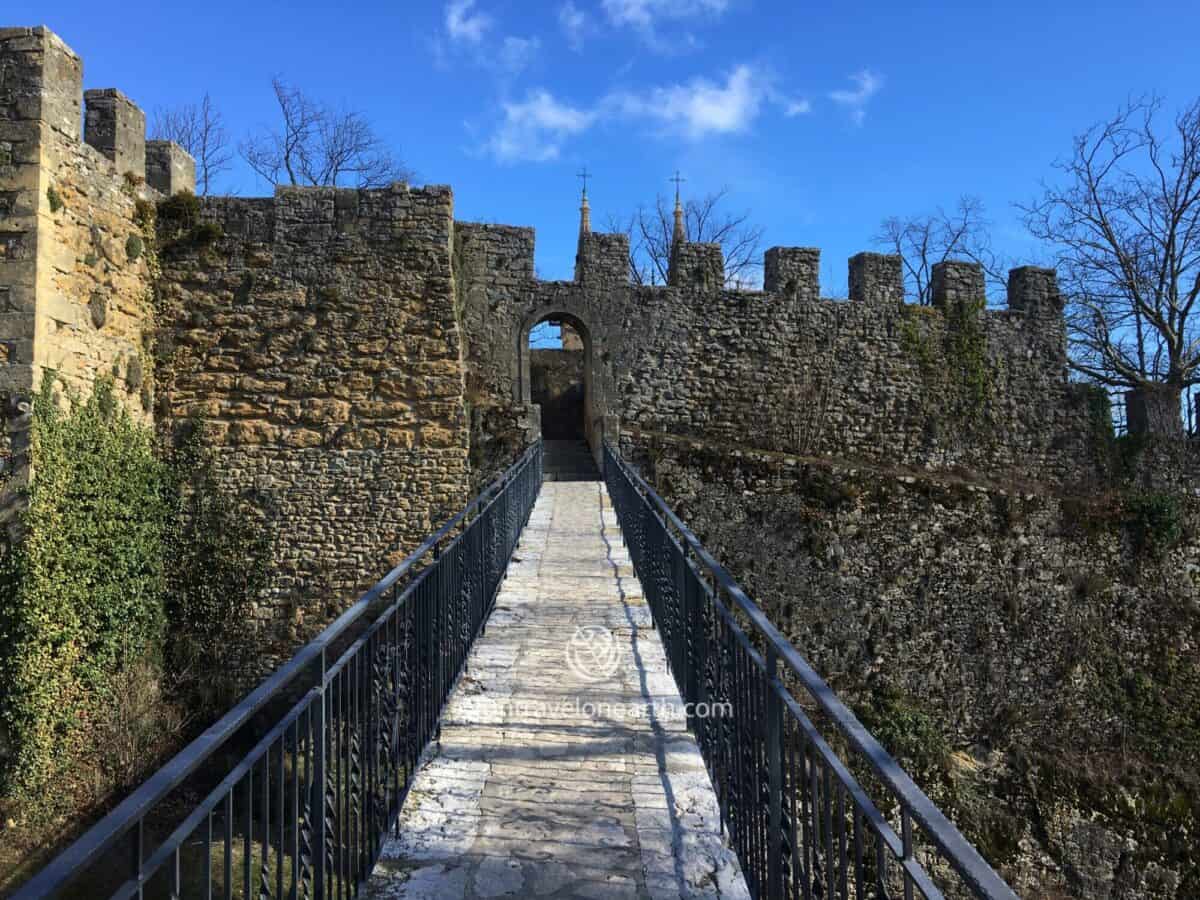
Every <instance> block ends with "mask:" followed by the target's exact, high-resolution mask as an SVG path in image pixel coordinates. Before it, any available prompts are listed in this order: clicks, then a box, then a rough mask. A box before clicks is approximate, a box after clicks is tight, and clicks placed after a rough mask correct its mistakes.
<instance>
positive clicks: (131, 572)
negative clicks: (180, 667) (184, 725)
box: [0, 374, 167, 801]
mask: <svg viewBox="0 0 1200 900" xmlns="http://www.w3.org/2000/svg"><path fill="white" fill-rule="evenodd" d="M56 384H57V378H56V377H54V376H53V375H52V374H48V375H46V376H45V377H44V378H43V381H42V387H41V390H40V391H39V392H38V394H37V395H36V397H35V398H34V401H33V421H32V425H31V447H30V460H31V464H32V471H33V480H32V482H31V485H30V488H29V492H28V506H27V508H26V510H25V512H24V515H23V517H22V522H21V527H22V530H23V534H22V536H21V538H20V540H18V541H17V542H16V543H15V544H13V545H11V546H9V547H8V548H6V552H5V553H4V557H3V560H2V561H0V597H2V598H3V601H2V602H0V610H2V612H0V648H2V656H0V692H2V697H0V722H2V723H3V757H4V758H3V760H2V763H3V773H2V778H3V788H4V789H3V794H4V795H5V796H6V797H10V798H13V799H15V800H17V801H22V800H26V801H28V800H35V799H37V798H38V796H39V795H40V794H41V792H42V790H43V788H44V786H45V784H46V783H47V781H48V780H50V779H52V778H53V777H54V776H55V775H56V774H58V773H60V772H63V771H64V770H65V769H67V768H69V767H70V764H71V761H72V760H74V759H76V758H77V757H79V756H80V754H81V753H82V751H83V750H84V748H85V744H84V742H85V741H86V732H87V726H88V723H89V721H90V720H92V719H94V717H95V715H96V714H97V712H98V711H99V710H100V709H101V708H102V707H103V705H104V704H105V703H108V702H111V701H112V699H113V698H112V697H111V696H110V683H111V679H112V678H113V676H114V675H115V674H116V673H117V672H119V671H120V670H121V669H123V668H125V667H127V666H129V665H132V664H135V663H137V662H139V661H141V660H142V659H144V658H146V657H148V656H149V657H153V656H154V655H155V654H156V652H157V647H158V645H159V644H160V641H161V635H162V629H163V614H162V594H163V589H164V586H165V578H164V571H163V560H164V556H163V553H162V546H163V540H164V532H165V528H166V521H167V515H166V513H167V505H166V503H165V499H164V486H165V478H166V471H165V468H164V466H163V464H162V463H161V462H160V461H159V460H158V459H157V458H156V456H155V454H154V450H153V443H152V439H151V433H150V431H149V430H148V429H146V428H144V427H141V426H139V425H138V424H137V423H135V422H134V421H133V420H132V419H131V418H130V416H129V413H128V412H127V411H126V410H125V409H124V408H123V407H122V405H121V404H120V403H119V402H118V400H117V397H116V394H115V391H114V387H113V384H112V382H111V381H109V380H102V381H98V382H97V384H96V387H95V390H94V392H93V394H92V396H91V397H89V398H88V399H87V400H86V401H83V402H81V401H80V400H79V399H78V398H74V397H68V398H67V405H66V407H64V406H62V405H60V403H59V401H58V399H57V398H56V396H55V392H56Z"/></svg>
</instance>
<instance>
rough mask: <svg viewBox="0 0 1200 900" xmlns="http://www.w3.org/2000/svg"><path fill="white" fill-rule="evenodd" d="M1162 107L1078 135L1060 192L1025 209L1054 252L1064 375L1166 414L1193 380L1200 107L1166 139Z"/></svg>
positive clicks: (1199, 266)
mask: <svg viewBox="0 0 1200 900" xmlns="http://www.w3.org/2000/svg"><path fill="white" fill-rule="evenodd" d="M1161 108H1162V101H1161V100H1160V99H1159V98H1157V97H1150V98H1143V99H1140V100H1137V101H1131V102H1129V103H1126V104H1125V105H1124V106H1123V107H1121V108H1120V109H1119V110H1118V111H1117V113H1116V115H1114V116H1113V117H1112V118H1111V119H1109V120H1108V121H1106V122H1102V123H1100V124H1098V125H1094V126H1092V127H1091V128H1090V129H1088V130H1087V131H1085V132H1084V133H1083V134H1080V135H1078V136H1077V137H1076V138H1075V141H1074V146H1073V148H1072V155H1071V157H1070V158H1069V159H1067V160H1065V161H1062V162H1059V163H1058V164H1056V168H1057V169H1058V170H1059V171H1060V172H1061V173H1062V174H1063V175H1064V176H1065V181H1066V183H1065V186H1060V187H1044V191H1043V195H1042V197H1041V198H1039V199H1037V200H1035V201H1034V202H1032V203H1030V204H1029V205H1028V206H1024V207H1022V209H1023V211H1024V212H1025V221H1026V224H1027V226H1028V227H1029V230H1030V231H1031V232H1032V233H1033V234H1034V235H1035V236H1036V237H1039V238H1042V239H1043V240H1046V241H1048V242H1050V243H1051V244H1052V245H1053V246H1054V248H1055V251H1056V264H1057V266H1058V270H1059V275H1060V277H1061V278H1062V281H1063V286H1064V288H1065V292H1066V295H1067V300H1068V308H1067V315H1068V325H1069V327H1070V329H1071V336H1072V344H1073V346H1072V350H1073V352H1072V360H1071V365H1072V367H1073V368H1074V369H1076V370H1077V371H1079V372H1080V373H1082V374H1083V375H1085V376H1088V377H1090V378H1092V379H1094V380H1096V381H1098V382H1100V383H1101V384H1107V385H1112V386H1116V387H1125V388H1132V389H1140V390H1144V391H1147V392H1150V393H1155V392H1157V396H1159V397H1162V398H1163V405H1162V408H1163V409H1165V410H1169V409H1170V408H1171V404H1172V403H1174V404H1175V408H1176V409H1178V403H1179V398H1180V394H1181V392H1182V391H1183V390H1184V389H1185V388H1187V387H1188V386H1190V385H1194V384H1197V383H1200V327H1198V323H1197V317H1196V316H1195V315H1194V312H1195V308H1196V299H1197V297H1198V296H1200V99H1197V100H1196V101H1194V102H1193V103H1192V104H1191V105H1190V106H1188V107H1186V108H1185V109H1183V110H1182V111H1180V112H1179V113H1178V114H1177V115H1176V116H1175V119H1174V122H1173V124H1172V127H1170V128H1167V129H1165V130H1160V128H1159V122H1158V118H1159V113H1160V112H1161ZM1175 425H1176V426H1177V425H1178V422H1176V423H1175Z"/></svg>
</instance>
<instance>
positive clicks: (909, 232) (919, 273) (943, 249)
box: [875, 196, 1007, 306]
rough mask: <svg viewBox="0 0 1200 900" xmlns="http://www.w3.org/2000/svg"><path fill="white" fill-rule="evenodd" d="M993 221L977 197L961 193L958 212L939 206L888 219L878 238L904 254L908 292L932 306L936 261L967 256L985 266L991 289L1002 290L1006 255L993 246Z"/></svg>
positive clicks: (906, 288) (985, 279)
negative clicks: (999, 253)
mask: <svg viewBox="0 0 1200 900" xmlns="http://www.w3.org/2000/svg"><path fill="white" fill-rule="evenodd" d="M990 226H991V223H990V222H989V221H988V220H987V218H986V217H985V216H984V209H983V202H982V201H981V200H980V199H979V198H978V197H967V196H964V197H961V198H959V201H958V206H957V207H956V208H955V210H954V212H952V213H948V212H946V211H945V210H944V209H942V208H940V207H939V208H938V209H937V210H936V211H934V212H932V213H927V214H925V215H920V216H910V217H908V218H900V217H897V216H893V217H892V218H890V219H884V220H883V224H882V225H881V226H880V229H879V234H877V235H876V236H875V242H876V243H877V244H881V245H883V246H885V247H887V248H888V249H890V250H891V251H892V252H893V253H896V254H898V255H899V256H900V258H901V260H903V263H904V281H905V292H906V293H907V294H908V295H909V296H910V297H912V298H913V299H915V300H916V301H917V302H918V303H920V304H922V305H925V306H928V305H929V304H930V303H931V302H932V300H933V297H932V291H931V285H930V280H931V275H932V273H933V266H934V264H935V263H939V262H945V261H946V260H947V259H955V258H958V259H969V260H971V261H972V262H977V263H979V264H980V265H981V266H983V277H984V281H985V283H986V284H987V286H988V288H989V289H991V290H992V291H995V290H997V289H999V290H1003V286H1004V284H1005V282H1006V280H1007V276H1006V275H1005V274H1004V271H1003V269H1004V264H1003V262H1002V260H1001V259H1000V258H999V257H998V256H997V255H996V254H995V253H994V252H993V251H992V248H991V242H990V239H989V236H988V229H989V228H990Z"/></svg>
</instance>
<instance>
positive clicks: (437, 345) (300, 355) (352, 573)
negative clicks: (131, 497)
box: [158, 185, 469, 639]
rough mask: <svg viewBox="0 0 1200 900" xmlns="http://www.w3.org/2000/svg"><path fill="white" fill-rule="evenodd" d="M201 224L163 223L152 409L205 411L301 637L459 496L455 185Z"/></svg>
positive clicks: (464, 478)
mask: <svg viewBox="0 0 1200 900" xmlns="http://www.w3.org/2000/svg"><path fill="white" fill-rule="evenodd" d="M201 220H202V221H201V223H200V225H199V227H195V228H192V229H191V230H190V231H189V230H185V231H183V232H182V233H181V234H179V235H178V236H177V237H175V238H174V239H173V240H167V239H165V237H166V235H165V232H164V243H163V247H162V251H161V257H162V267H163V275H162V280H161V283H160V294H161V298H162V304H163V311H162V328H161V336H160V341H159V345H160V348H161V349H160V355H161V361H160V366H161V369H162V372H161V389H160V392H161V397H160V401H159V404H158V416H159V421H160V423H162V424H163V425H164V426H165V427H169V426H172V425H175V424H178V423H181V422H183V421H185V420H188V419H194V420H197V421H199V422H200V423H202V424H203V425H204V427H205V428H206V429H207V431H208V434H209V435H210V436H211V439H212V441H213V442H214V443H215V444H216V445H217V446H218V447H219V448H220V452H221V456H222V469H223V474H224V477H225V478H226V479H227V481H228V482H229V484H230V485H231V486H232V487H233V488H234V489H235V490H236V491H238V492H239V493H241V494H243V495H249V496H251V497H252V498H253V499H255V501H256V502H257V503H258V504H259V506H260V507H261V508H262V509H263V510H264V511H265V512H266V513H267V514H269V515H271V516H272V517H273V518H274V519H275V521H276V522H277V526H278V529H279V542H278V548H277V557H276V562H275V566H274V570H275V572H276V580H275V584H274V586H273V589H272V596H270V597H268V598H266V599H265V600H264V605H263V608H262V609H261V611H260V612H261V616H262V618H264V619H266V620H269V621H271V622H272V623H273V625H274V626H275V627H276V630H277V633H279V634H280V636H281V637H286V638H289V639H294V638H298V637H300V636H302V635H307V634H311V633H312V632H313V631H315V630H316V629H317V628H318V627H319V626H321V625H324V624H325V623H326V622H327V621H328V619H329V618H330V617H332V616H333V615H334V614H335V613H336V612H338V611H340V610H341V609H342V608H344V606H345V603H346V602H347V601H348V600H350V599H351V598H353V597H354V596H356V595H357V593H359V592H360V591H362V590H364V589H365V588H367V587H369V586H370V585H371V584H372V583H373V582H374V581H375V580H377V579H378V578H379V577H381V576H382V575H383V574H384V573H385V572H386V571H387V570H388V569H389V568H391V566H392V565H394V564H395V563H396V562H397V561H398V560H399V559H400V557H401V555H402V553H403V552H405V551H408V550H411V549H412V548H413V547H414V546H415V545H416V544H417V543H419V542H420V540H422V539H423V538H424V537H425V536H426V535H427V534H429V533H430V532H431V531H432V530H434V528H435V527H436V525H437V524H439V523H440V522H441V521H442V520H443V519H445V518H446V517H448V516H449V515H451V514H453V513H455V512H457V511H458V510H459V509H460V508H461V507H462V506H463V504H464V503H465V502H466V501H467V499H469V497H468V486H469V475H468V462H467V453H468V442H467V417H466V412H465V407H464V384H463V377H462V365H461V359H460V354H461V353H462V350H463V347H462V341H461V333H460V328H459V323H458V315H457V310H456V308H455V294H454V287H453V275H452V271H451V253H450V249H451V241H452V229H453V219H452V199H451V195H450V191H449V189H447V188H439V187H429V188H424V189H420V190H414V189H410V188H409V187H408V186H406V185H394V186H393V187H392V188H390V189H382V190H372V191H365V190H364V191H359V190H352V189H332V188H331V189H317V188H312V189H307V188H305V189H301V188H289V189H283V188H281V189H279V190H277V191H276V194H275V197H274V198H269V199H255V200H243V199H233V198H225V199H212V200H206V201H204V202H203V204H202V207H201ZM160 224H161V227H162V228H164V229H166V228H167V227H168V225H167V223H165V222H163V223H160ZM214 226H215V228H214Z"/></svg>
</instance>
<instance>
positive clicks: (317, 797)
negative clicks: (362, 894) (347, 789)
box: [308, 651, 326, 900]
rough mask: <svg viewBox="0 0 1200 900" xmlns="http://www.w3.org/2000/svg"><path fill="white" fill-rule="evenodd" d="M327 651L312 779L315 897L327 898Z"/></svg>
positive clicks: (319, 693) (317, 712)
mask: <svg viewBox="0 0 1200 900" xmlns="http://www.w3.org/2000/svg"><path fill="white" fill-rule="evenodd" d="M324 675H325V654H324V651H322V653H321V676H322V677H321V684H320V686H319V687H318V689H317V697H316V699H315V700H314V701H313V706H312V710H313V712H315V715H313V717H312V722H313V783H312V797H311V799H310V800H309V807H308V808H309V815H311V816H312V829H313V846H312V855H313V858H312V864H313V894H312V896H313V900H325V839H326V818H325V678H324Z"/></svg>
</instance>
